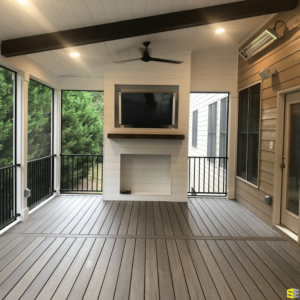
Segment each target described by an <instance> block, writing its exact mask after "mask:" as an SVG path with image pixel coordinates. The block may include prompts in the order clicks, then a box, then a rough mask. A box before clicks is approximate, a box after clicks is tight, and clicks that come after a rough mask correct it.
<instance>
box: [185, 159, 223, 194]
mask: <svg viewBox="0 0 300 300" xmlns="http://www.w3.org/2000/svg"><path fill="white" fill-rule="evenodd" d="M227 160H228V158H227V157H189V158H188V170H189V174H188V176H189V177H188V195H190V196H197V195H224V196H226V195H227Z"/></svg>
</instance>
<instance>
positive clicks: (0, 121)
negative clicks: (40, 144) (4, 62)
mask: <svg viewBox="0 0 300 300" xmlns="http://www.w3.org/2000/svg"><path fill="white" fill-rule="evenodd" d="M13 110H14V80H13V72H11V71H9V70H7V69H5V68H2V67H0V168H1V167H5V166H10V165H12V164H13V144H14V140H13V132H14V125H13V117H14V113H13Z"/></svg>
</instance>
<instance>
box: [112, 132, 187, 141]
mask: <svg viewBox="0 0 300 300" xmlns="http://www.w3.org/2000/svg"><path fill="white" fill-rule="evenodd" d="M107 138H109V139H130V140H180V141H183V140H184V138H185V136H184V135H182V134H136V133H108V134H107Z"/></svg>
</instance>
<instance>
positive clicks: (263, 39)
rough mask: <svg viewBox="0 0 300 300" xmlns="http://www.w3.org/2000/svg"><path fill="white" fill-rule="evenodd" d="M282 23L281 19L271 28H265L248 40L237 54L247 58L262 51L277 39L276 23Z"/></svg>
mask: <svg viewBox="0 0 300 300" xmlns="http://www.w3.org/2000/svg"><path fill="white" fill-rule="evenodd" d="M278 23H283V24H285V23H284V22H283V21H281V20H279V21H276V23H275V26H274V27H273V28H268V29H266V30H265V31H264V32H263V33H262V34H260V35H259V36H258V37H257V38H256V39H254V40H253V41H252V42H250V43H249V44H248V45H247V46H246V47H245V48H243V49H242V50H241V51H240V52H239V54H240V55H241V56H242V57H243V58H244V59H245V60H248V59H249V58H250V57H252V56H254V55H255V54H257V53H258V52H260V51H262V50H263V49H264V48H266V47H267V46H269V45H270V44H271V43H273V42H274V41H275V40H277V39H278V34H277V32H276V29H277V24H278Z"/></svg>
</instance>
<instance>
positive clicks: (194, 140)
mask: <svg viewBox="0 0 300 300" xmlns="http://www.w3.org/2000/svg"><path fill="white" fill-rule="evenodd" d="M197 135H198V110H195V111H193V127H192V146H193V147H194V148H197Z"/></svg>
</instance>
